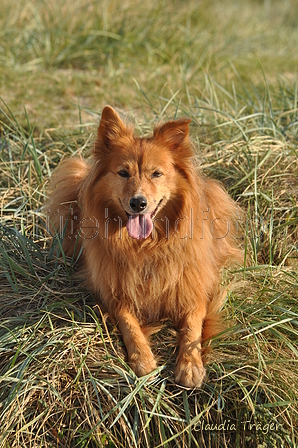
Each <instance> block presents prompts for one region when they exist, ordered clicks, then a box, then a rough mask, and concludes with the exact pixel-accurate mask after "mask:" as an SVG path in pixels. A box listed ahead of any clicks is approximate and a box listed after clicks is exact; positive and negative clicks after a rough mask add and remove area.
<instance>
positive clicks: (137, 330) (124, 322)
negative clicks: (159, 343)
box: [116, 310, 156, 376]
mask: <svg viewBox="0 0 298 448" xmlns="http://www.w3.org/2000/svg"><path fill="white" fill-rule="evenodd" d="M116 320H117V321H118V328H119V330H120V331H121V333H122V337H123V341H124V344H125V346H126V349H127V354H128V363H129V365H130V367H131V368H132V370H133V371H134V372H135V373H136V375H138V376H143V375H147V374H149V373H151V372H152V371H153V370H154V369H155V368H156V361H155V359H154V356H153V353H152V351H151V349H150V346H149V342H148V339H147V338H146V336H145V334H144V333H143V331H142V329H141V327H140V325H139V323H138V321H137V319H136V318H135V317H134V316H133V315H132V314H131V313H129V312H128V311H127V310H121V311H118V313H117V316H116Z"/></svg>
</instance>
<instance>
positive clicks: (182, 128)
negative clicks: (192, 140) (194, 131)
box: [153, 118, 191, 149]
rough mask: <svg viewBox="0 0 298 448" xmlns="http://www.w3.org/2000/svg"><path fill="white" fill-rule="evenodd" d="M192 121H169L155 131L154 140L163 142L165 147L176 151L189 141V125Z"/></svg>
mask: <svg viewBox="0 0 298 448" xmlns="http://www.w3.org/2000/svg"><path fill="white" fill-rule="evenodd" d="M190 122H191V119H189V118H181V119H180V120H175V121H168V122H167V123H165V124H163V125H161V126H158V127H156V128H155V129H154V133H153V135H154V138H155V139H157V140H159V139H160V140H162V141H163V142H164V144H165V145H167V146H169V147H171V148H172V149H176V148H178V147H179V146H181V145H182V144H183V143H185V142H186V141H188V135H189V126H188V125H189V123H190Z"/></svg>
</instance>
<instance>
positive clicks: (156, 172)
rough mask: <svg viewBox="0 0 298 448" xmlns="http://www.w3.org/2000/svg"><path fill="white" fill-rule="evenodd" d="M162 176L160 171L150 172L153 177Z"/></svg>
mask: <svg viewBox="0 0 298 448" xmlns="http://www.w3.org/2000/svg"><path fill="white" fill-rule="evenodd" d="M161 176H162V173H161V172H160V171H154V173H152V176H151V177H152V178H153V177H161Z"/></svg>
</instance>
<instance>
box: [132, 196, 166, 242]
mask: <svg viewBox="0 0 298 448" xmlns="http://www.w3.org/2000/svg"><path fill="white" fill-rule="evenodd" d="M162 201H163V200H162V199H161V200H160V201H159V203H158V204H157V207H156V209H155V210H154V212H153V213H133V214H129V213H127V212H125V213H126V215H127V217H128V221H127V224H126V228H127V231H128V234H129V236H130V237H131V238H135V239H138V240H141V239H146V238H148V236H149V235H150V234H151V232H152V229H153V219H154V218H155V216H156V215H157V212H158V210H159V208H160V206H161V203H162Z"/></svg>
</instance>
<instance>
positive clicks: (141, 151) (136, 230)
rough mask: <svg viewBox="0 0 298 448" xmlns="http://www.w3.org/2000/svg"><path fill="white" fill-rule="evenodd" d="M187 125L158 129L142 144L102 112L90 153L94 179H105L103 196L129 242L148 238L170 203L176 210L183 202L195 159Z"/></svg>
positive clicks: (111, 111)
mask: <svg viewBox="0 0 298 448" xmlns="http://www.w3.org/2000/svg"><path fill="white" fill-rule="evenodd" d="M190 121H191V120H189V119H180V120H175V121H169V122H167V123H165V124H163V125H161V126H158V127H156V128H155V130H154V133H153V136H152V137H148V138H140V137H135V136H134V132H133V128H131V127H129V126H127V125H126V124H125V123H124V122H123V121H122V120H121V119H120V117H119V115H118V114H117V112H116V111H115V110H114V109H113V108H111V107H110V106H106V107H105V108H104V109H103V111H102V117H101V122H100V125H99V128H98V138H97V141H96V144H95V147H94V155H95V157H96V159H98V177H97V179H105V182H104V185H105V191H102V194H103V195H105V197H107V196H108V198H109V199H108V202H107V204H108V203H110V204H111V205H112V206H113V207H114V208H115V207H116V208H117V213H118V215H119V216H120V217H121V219H122V220H123V221H124V222H126V221H127V223H126V227H127V230H128V233H129V235H130V236H131V237H132V238H136V239H144V238H147V237H148V236H149V235H150V234H151V232H152V229H153V222H154V220H158V219H159V216H161V214H163V216H164V214H165V210H166V208H167V204H169V201H174V202H175V201H176V203H175V205H174V207H175V206H176V207H179V204H180V202H181V201H182V199H181V194H182V190H183V188H184V187H183V185H184V184H185V181H186V182H187V179H188V176H189V159H190V157H191V156H192V155H193V152H192V149H191V144H190V141H189V139H188V134H189V128H188V125H189V123H190ZM101 185H103V184H102V183H101ZM101 188H102V187H101ZM98 194H100V192H99V191H98ZM180 205H181V204H180ZM162 211H163V212H162ZM169 213H171V212H169ZM160 219H161V218H160Z"/></svg>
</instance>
